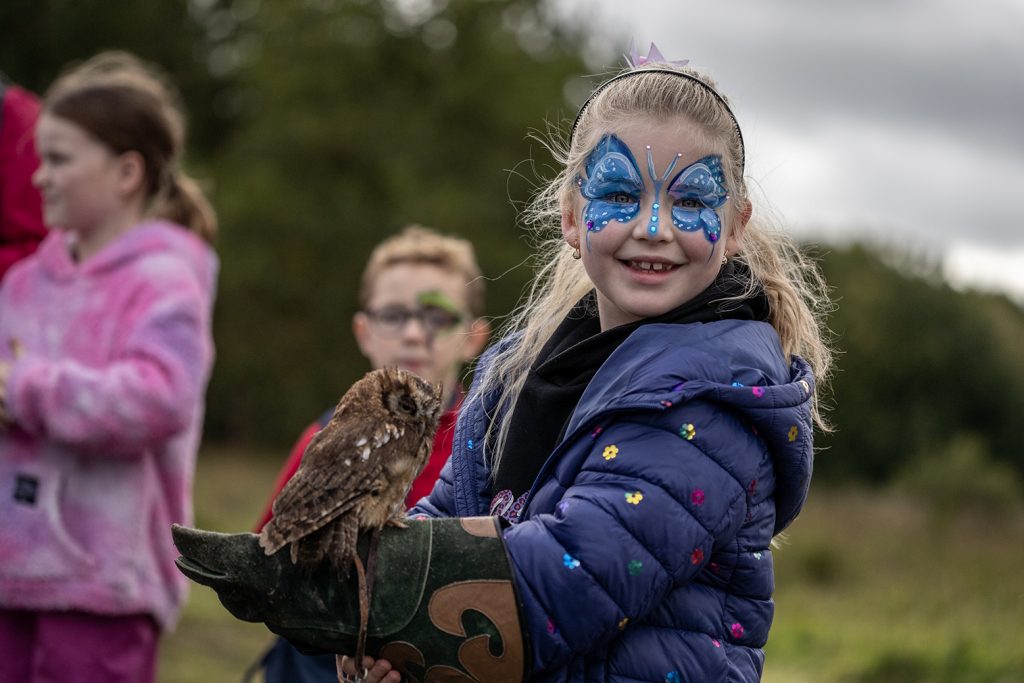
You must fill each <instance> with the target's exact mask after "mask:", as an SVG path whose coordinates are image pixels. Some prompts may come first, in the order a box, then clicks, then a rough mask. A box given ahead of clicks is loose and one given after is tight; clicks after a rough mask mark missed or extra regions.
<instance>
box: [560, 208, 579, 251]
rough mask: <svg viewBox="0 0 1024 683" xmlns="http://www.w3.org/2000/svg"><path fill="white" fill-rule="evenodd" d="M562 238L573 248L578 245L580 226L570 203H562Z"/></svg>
mask: <svg viewBox="0 0 1024 683" xmlns="http://www.w3.org/2000/svg"><path fill="white" fill-rule="evenodd" d="M562 238H563V239H565V242H566V244H568V245H569V246H570V247H572V248H573V249H577V248H578V247H579V246H580V228H579V224H578V223H577V222H576V212H575V211H573V207H572V205H571V204H570V205H568V206H567V205H564V204H563V205H562Z"/></svg>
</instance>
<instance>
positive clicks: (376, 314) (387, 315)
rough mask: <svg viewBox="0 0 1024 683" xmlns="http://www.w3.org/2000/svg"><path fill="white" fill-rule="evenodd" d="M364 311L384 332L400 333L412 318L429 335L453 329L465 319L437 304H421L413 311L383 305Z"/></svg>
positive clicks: (375, 325)
mask: <svg viewBox="0 0 1024 683" xmlns="http://www.w3.org/2000/svg"><path fill="white" fill-rule="evenodd" d="M365 313H366V315H367V316H368V317H369V318H370V322H371V323H372V324H373V326H374V327H375V328H376V329H377V330H378V331H380V332H384V333H385V334H400V333H401V332H402V330H404V329H405V326H406V325H408V324H409V321H410V320H412V319H414V318H415V319H416V321H417V322H419V324H420V326H422V327H423V329H424V330H426V331H427V333H428V334H431V335H434V334H440V333H442V332H448V331H450V330H453V329H455V328H456V327H458V326H459V323H461V322H462V321H463V320H464V319H465V316H464V315H462V314H461V313H455V312H453V311H449V310H447V309H444V308H441V307H439V306H423V307H421V308H417V309H416V310H414V311H410V310H409V309H408V308H403V307H402V306H385V307H383V308H378V309H377V310H376V311H365Z"/></svg>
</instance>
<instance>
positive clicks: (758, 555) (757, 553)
mask: <svg viewBox="0 0 1024 683" xmlns="http://www.w3.org/2000/svg"><path fill="white" fill-rule="evenodd" d="M754 559H755V560H760V559H761V553H760V551H758V552H756V553H754Z"/></svg>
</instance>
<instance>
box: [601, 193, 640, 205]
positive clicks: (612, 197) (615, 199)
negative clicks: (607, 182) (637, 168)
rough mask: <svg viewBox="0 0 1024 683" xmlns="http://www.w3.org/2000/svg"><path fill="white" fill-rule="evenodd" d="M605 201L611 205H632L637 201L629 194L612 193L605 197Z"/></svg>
mask: <svg viewBox="0 0 1024 683" xmlns="http://www.w3.org/2000/svg"><path fill="white" fill-rule="evenodd" d="M604 201H606V202H608V203H609V204H632V203H634V202H636V200H635V199H633V195H631V194H629V193H627V192H612V193H611V194H606V195H605V196H604Z"/></svg>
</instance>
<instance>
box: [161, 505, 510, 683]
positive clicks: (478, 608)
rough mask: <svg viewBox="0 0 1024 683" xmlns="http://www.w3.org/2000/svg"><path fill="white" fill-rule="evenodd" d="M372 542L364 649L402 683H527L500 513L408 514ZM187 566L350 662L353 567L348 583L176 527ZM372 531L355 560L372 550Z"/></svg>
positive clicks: (354, 628) (232, 600) (355, 592)
mask: <svg viewBox="0 0 1024 683" xmlns="http://www.w3.org/2000/svg"><path fill="white" fill-rule="evenodd" d="M406 524H407V528H404V529H402V528H397V527H385V528H384V529H383V530H382V531H381V532H380V536H379V540H378V541H377V542H376V543H375V545H377V546H378V547H377V548H376V557H375V558H374V561H373V562H370V563H369V564H368V567H372V569H370V572H371V573H372V577H368V578H370V579H371V581H372V585H373V591H372V595H371V597H370V599H369V619H368V620H366V619H365V617H364V620H363V623H366V624H367V627H366V630H365V632H364V633H363V634H362V635H363V637H364V638H365V651H366V653H367V654H368V655H370V656H372V657H374V658H376V659H381V658H383V659H387V660H388V661H389V662H391V664H392V666H393V668H395V669H397V670H398V671H400V672H401V673H402V674H403V676H404V680H410V681H416V682H418V683H428V682H429V681H446V682H451V683H471V682H473V681H479V682H481V683H506V682H507V683H516V682H518V681H522V680H523V677H524V673H525V662H526V661H527V651H526V650H527V647H528V644H527V642H526V640H525V637H524V634H523V632H522V628H521V626H520V620H519V611H518V603H517V599H516V595H515V587H514V584H513V580H512V570H511V566H510V564H509V560H508V556H507V554H506V552H505V546H504V542H503V541H502V537H501V531H500V528H499V526H498V521H497V518H496V517H471V518H446V519H408V520H406ZM172 532H173V535H174V543H175V545H176V546H177V547H178V550H179V551H180V552H181V557H179V558H178V559H177V565H178V568H179V569H180V570H181V571H182V573H183V574H185V576H187V577H189V578H190V579H192V580H193V581H195V582H196V583H200V584H203V585H205V586H209V587H211V588H213V589H214V590H215V591H217V596H218V597H219V598H220V601H221V602H222V603H223V604H224V606H225V607H226V608H227V609H228V611H229V612H231V613H232V614H233V615H234V616H235V617H237V618H238V619H241V620H243V621H251V622H263V623H265V624H266V625H267V628H269V629H270V630H271V631H273V632H274V633H276V634H278V635H280V636H283V637H284V638H287V639H288V640H289V641H291V642H292V643H293V644H294V645H295V646H296V647H298V648H299V649H300V650H302V651H303V652H306V653H307V654H312V653H315V652H333V653H336V654H346V655H351V654H352V653H353V652H355V651H356V649H357V644H359V640H360V621H361V620H360V600H359V594H360V590H359V589H360V586H359V577H357V576H356V572H349V576H348V578H346V579H341V578H340V577H339V576H338V573H337V571H336V570H335V569H334V568H333V567H332V566H331V563H330V561H329V558H327V559H325V560H324V562H322V563H321V564H320V565H317V566H316V567H313V568H311V569H306V568H303V567H302V566H301V565H300V566H296V565H293V564H292V562H291V559H290V557H289V553H288V552H277V553H275V554H274V555H271V556H269V557H268V556H267V555H265V554H264V552H263V550H262V549H261V548H260V545H259V541H258V536H256V535H255V534H252V533H240V534H221V533H216V532H211V531H203V530H200V529H192V528H188V527H183V526H179V525H177V524H176V525H174V526H173V529H172ZM370 545H371V542H370V534H369V533H365V534H362V535H361V536H360V539H359V544H358V553H359V555H360V556H361V557H362V558H366V557H367V553H368V552H369V546H370Z"/></svg>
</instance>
